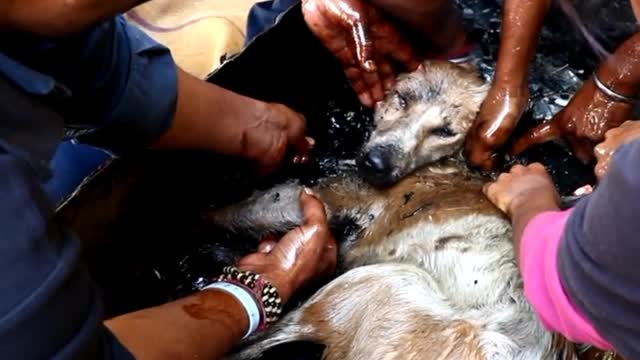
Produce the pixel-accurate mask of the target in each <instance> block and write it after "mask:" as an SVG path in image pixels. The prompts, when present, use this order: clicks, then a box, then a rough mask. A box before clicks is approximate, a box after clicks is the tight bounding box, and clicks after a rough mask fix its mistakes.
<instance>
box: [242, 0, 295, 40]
mask: <svg viewBox="0 0 640 360" xmlns="http://www.w3.org/2000/svg"><path fill="white" fill-rule="evenodd" d="M299 2H300V0H272V1H263V2H259V3H257V4H255V5H253V6H252V7H251V10H250V11H249V18H248V20H247V38H246V43H249V42H251V40H253V39H254V38H255V37H256V36H258V35H260V34H261V33H263V32H265V31H267V30H268V29H269V28H270V27H272V26H273V25H275V24H276V22H277V20H278V16H280V15H281V14H282V13H284V12H285V11H287V10H289V9H290V8H291V7H292V6H294V5H295V4H297V3H299Z"/></svg>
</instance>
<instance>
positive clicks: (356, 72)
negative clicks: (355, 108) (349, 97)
mask: <svg viewBox="0 0 640 360" xmlns="http://www.w3.org/2000/svg"><path fill="white" fill-rule="evenodd" d="M345 75H346V76H347V79H349V81H350V82H351V87H352V88H353V90H354V91H355V92H356V94H358V99H360V103H362V105H364V106H367V107H372V106H373V104H375V102H374V101H373V97H372V96H371V93H370V92H369V87H368V86H367V84H366V83H365V81H364V79H363V77H362V71H361V70H360V69H358V68H353V67H351V68H348V69H346V70H345Z"/></svg>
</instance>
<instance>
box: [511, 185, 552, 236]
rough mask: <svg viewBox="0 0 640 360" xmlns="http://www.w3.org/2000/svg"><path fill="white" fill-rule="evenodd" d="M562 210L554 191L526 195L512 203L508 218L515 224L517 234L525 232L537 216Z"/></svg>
mask: <svg viewBox="0 0 640 360" xmlns="http://www.w3.org/2000/svg"><path fill="white" fill-rule="evenodd" d="M558 210H560V200H559V197H558V195H557V193H556V192H555V189H553V192H551V191H549V193H547V194H540V193H539V192H538V193H534V194H524V195H521V196H519V197H517V198H515V199H513V201H512V202H511V204H510V206H509V209H508V214H507V215H508V216H509V218H510V219H511V223H512V224H513V227H514V231H515V232H516V234H519V233H521V232H522V231H524V228H525V226H526V225H527V224H528V223H529V221H531V219H533V218H534V217H536V216H537V215H539V214H541V213H544V212H547V211H558Z"/></svg>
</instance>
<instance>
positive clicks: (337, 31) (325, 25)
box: [302, 0, 419, 107]
mask: <svg viewBox="0 0 640 360" xmlns="http://www.w3.org/2000/svg"><path fill="white" fill-rule="evenodd" d="M302 11H303V15H304V19H305V21H306V22H307V25H308V26H309V28H310V29H311V31H312V32H313V33H314V34H315V35H316V36H317V37H318V38H319V39H320V41H321V42H322V43H323V44H324V46H325V47H326V48H327V49H329V51H331V52H332V53H333V54H334V55H335V56H336V57H337V58H338V60H339V61H340V62H341V63H342V66H343V68H344V71H345V73H346V75H347V78H348V79H349V80H350V81H351V84H352V86H353V88H354V90H355V91H356V93H357V94H358V97H359V98H360V101H361V102H362V103H363V104H364V105H366V106H369V107H371V106H373V105H374V104H375V103H376V102H378V101H381V100H382V99H383V98H384V92H385V90H386V89H389V88H390V87H391V86H392V85H393V82H394V81H395V77H396V74H395V71H394V68H393V66H392V64H393V63H394V62H398V63H400V64H402V65H404V66H405V67H406V68H407V70H409V71H413V70H415V69H416V68H417V67H418V65H419V62H418V61H417V58H416V55H415V53H414V51H413V49H412V47H411V46H410V45H409V43H408V42H407V41H405V40H404V39H403V37H402V36H401V34H400V32H399V31H398V30H397V28H396V27H395V26H394V25H393V24H392V23H391V22H390V21H389V20H386V19H385V18H384V17H383V16H382V14H380V12H379V11H378V10H377V9H376V8H375V7H374V6H372V5H369V4H368V3H366V2H364V1H362V0H303V1H302Z"/></svg>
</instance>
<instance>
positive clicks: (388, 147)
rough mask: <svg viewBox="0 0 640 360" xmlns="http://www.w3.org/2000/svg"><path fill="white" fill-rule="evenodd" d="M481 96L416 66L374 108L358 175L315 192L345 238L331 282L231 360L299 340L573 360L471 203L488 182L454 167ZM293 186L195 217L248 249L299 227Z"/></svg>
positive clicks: (470, 72)
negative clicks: (351, 227)
mask: <svg viewBox="0 0 640 360" xmlns="http://www.w3.org/2000/svg"><path fill="white" fill-rule="evenodd" d="M488 89H489V87H488V85H487V84H486V83H485V82H484V81H483V80H482V79H481V78H480V76H479V74H478V73H477V71H475V70H474V69H473V68H471V67H470V66H463V65H456V64H453V63H449V62H443V61H427V62H425V63H424V64H423V65H422V66H420V68H419V69H418V70H416V71H415V72H412V73H408V74H403V75H400V76H399V77H398V80H397V82H396V84H395V85H394V86H393V88H392V89H391V90H390V91H389V92H388V93H387V95H386V97H385V99H384V101H382V102H381V103H380V104H378V105H377V106H376V108H375V114H374V130H373V131H372V133H371V135H370V138H369V139H368V141H367V143H366V144H365V145H364V147H363V149H362V152H361V154H360V155H359V156H358V158H357V161H356V163H357V165H358V166H357V168H358V170H357V171H353V172H347V173H344V174H341V175H337V176H333V177H330V178H327V179H324V180H322V181H320V182H319V183H318V185H316V186H315V187H314V188H313V191H314V192H315V193H316V194H317V196H318V197H319V198H320V199H321V200H322V202H323V203H324V205H325V209H326V211H327V215H328V217H329V219H330V220H331V221H332V222H334V221H337V220H338V219H348V220H350V221H352V222H354V223H355V224H356V225H357V230H356V231H354V232H353V234H351V236H348V237H347V238H345V239H343V241H342V243H341V246H340V265H341V268H342V269H344V270H345V271H346V272H344V273H343V274H342V275H340V276H339V277H337V278H336V279H334V280H333V281H331V282H330V283H329V284H327V285H325V286H324V287H323V288H321V289H320V290H319V291H318V292H316V293H315V295H313V296H312V297H311V298H310V299H309V300H308V301H306V302H305V303H304V304H303V305H302V306H301V307H299V308H297V309H295V310H293V311H292V312H290V313H288V314H287V315H285V316H284V317H283V318H282V319H281V321H280V322H279V323H278V324H276V325H275V326H274V327H273V328H272V329H270V330H269V331H267V332H265V333H262V334H259V335H256V336H254V337H253V338H251V339H249V340H248V342H247V343H245V344H244V346H243V349H241V350H240V351H239V352H237V353H235V354H232V355H231V356H230V359H236V360H245V359H255V358H259V356H260V354H261V353H263V352H264V351H266V350H267V349H269V348H272V347H274V346H277V345H280V344H285V343H289V342H294V341H311V342H315V343H319V344H322V345H324V346H325V351H324V354H323V359H326V360H338V359H348V360H360V359H366V360H373V359H376V360H377V359H389V360H391V359H403V360H409V359H428V360H431V359H433V360H436V359H478V360H480V359H482V360H489V359H522V360H524V359H557V358H560V359H575V358H577V355H576V351H575V348H574V346H573V345H572V344H570V343H569V342H568V341H566V340H564V339H562V338H560V337H557V336H554V335H553V334H551V333H549V332H547V331H546V330H545V329H544V328H543V326H542V324H541V323H540V321H539V320H538V318H537V317H536V314H535V313H534V311H533V309H532V308H531V306H530V304H529V303H528V302H527V300H526V298H525V296H524V292H523V284H522V279H521V277H520V273H519V269H518V265H517V264H516V259H515V254H514V248H513V244H512V236H513V235H512V228H511V224H510V222H509V220H508V219H507V218H506V217H505V216H504V214H503V213H502V212H500V211H499V210H498V209H497V208H496V207H495V206H493V204H491V203H490V202H489V200H488V199H487V198H486V197H485V196H484V194H483V193H482V187H483V185H484V184H485V183H486V181H487V180H489V179H488V178H487V177H485V176H483V175H479V174H477V173H475V172H473V171H471V170H469V169H468V168H467V167H466V165H465V162H464V160H463V159H462V156H461V155H460V152H461V148H462V146H463V142H464V138H465V135H466V133H467V131H468V130H469V128H470V127H471V124H472V122H473V121H474V119H475V116H476V114H477V112H478V110H479V108H480V105H481V104H482V101H483V100H484V98H485V97H486V94H487V92H488ZM301 190H302V186H301V185H300V184H297V183H295V182H288V183H284V184H281V185H278V186H276V187H274V188H272V189H270V190H267V191H263V192H258V193H256V194H254V195H252V196H251V197H250V198H248V199H246V200H245V201H242V202H240V203H237V204H234V205H231V206H229V207H226V208H222V209H218V210H214V211H213V212H212V213H210V214H208V215H207V218H208V221H211V222H213V223H215V224H217V225H219V226H222V227H224V228H226V229H229V230H232V231H236V232H242V233H246V234H251V235H253V236H255V237H260V236H264V235H266V234H270V233H274V232H278V233H281V232H285V231H287V230H289V229H291V228H293V227H295V226H297V225H299V224H300V223H301V222H302V214H301V211H300V208H299V205H298V197H299V194H300V191H301Z"/></svg>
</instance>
